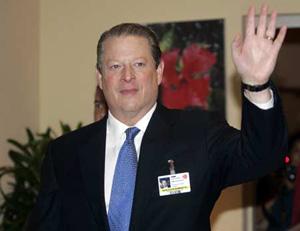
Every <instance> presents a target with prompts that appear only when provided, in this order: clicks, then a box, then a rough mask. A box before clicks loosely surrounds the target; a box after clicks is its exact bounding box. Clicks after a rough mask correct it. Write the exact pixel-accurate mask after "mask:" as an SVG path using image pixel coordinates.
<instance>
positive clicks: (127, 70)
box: [122, 65, 135, 82]
mask: <svg viewBox="0 0 300 231" xmlns="http://www.w3.org/2000/svg"><path fill="white" fill-rule="evenodd" d="M133 78H135V76H134V71H133V69H132V67H131V66H130V65H126V66H125V67H124V69H123V75H122V79H123V80H124V81H126V82H129V81H131V79H133Z"/></svg>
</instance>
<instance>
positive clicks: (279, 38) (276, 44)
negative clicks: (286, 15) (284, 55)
mask: <svg viewBox="0 0 300 231" xmlns="http://www.w3.org/2000/svg"><path fill="white" fill-rule="evenodd" d="M286 32H287V27H286V26H283V27H281V28H280V31H279V33H278V35H277V38H276V39H275V41H274V43H273V45H274V48H275V52H276V54H278V52H279V50H280V48H281V46H282V43H283V40H284V38H285V35H286Z"/></svg>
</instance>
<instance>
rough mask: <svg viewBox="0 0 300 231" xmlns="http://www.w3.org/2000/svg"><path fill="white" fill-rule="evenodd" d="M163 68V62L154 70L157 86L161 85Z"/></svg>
mask: <svg viewBox="0 0 300 231" xmlns="http://www.w3.org/2000/svg"><path fill="white" fill-rule="evenodd" d="M164 67H165V63H164V61H162V60H161V61H160V63H159V65H158V67H157V69H156V73H157V83H158V85H159V84H160V83H161V81H162V78H163V74H164Z"/></svg>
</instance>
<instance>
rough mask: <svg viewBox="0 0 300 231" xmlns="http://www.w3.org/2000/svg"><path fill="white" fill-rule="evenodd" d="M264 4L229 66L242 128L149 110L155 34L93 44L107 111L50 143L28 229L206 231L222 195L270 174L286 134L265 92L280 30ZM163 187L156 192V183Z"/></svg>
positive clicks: (158, 64) (206, 117)
mask: <svg viewBox="0 0 300 231" xmlns="http://www.w3.org/2000/svg"><path fill="white" fill-rule="evenodd" d="M267 11H268V9H267V6H263V7H262V10H261V15H260V19H259V24H258V28H257V30H255V25H254V15H255V9H254V7H251V8H250V10H249V12H248V22H247V29H246V37H245V39H244V41H242V39H241V38H240V37H239V36H237V37H236V38H235V39H234V41H233V45H232V51H233V60H234V63H235V65H236V67H237V70H238V72H239V74H240V76H241V78H242V79H241V80H242V82H243V83H244V88H245V90H243V95H245V96H246V97H244V99H243V119H242V129H241V131H238V130H236V129H234V128H232V127H230V126H229V125H228V124H227V123H226V122H225V121H224V120H222V119H218V118H216V116H214V115H213V114H210V113H208V112H199V111H198V112H196V111H195V112H191V111H180V110H169V109H166V108H164V107H163V106H161V105H159V104H157V103H156V100H157V95H158V86H159V84H160V83H161V81H162V77H163V69H164V63H163V62H162V60H161V59H160V55H161V53H160V49H159V47H158V43H157V40H156V38H155V35H154V34H153V32H152V31H151V30H149V29H148V28H146V27H144V26H141V25H138V24H121V25H117V26H115V27H113V28H112V29H110V30H109V31H107V32H105V33H104V34H103V35H102V36H101V38H100V40H99V44H98V50H97V51H98V52H97V53H98V58H97V70H98V82H99V86H100V88H101V89H102V90H103V93H104V95H105V98H106V101H107V105H108V108H109V112H108V116H107V117H105V118H104V119H102V120H101V121H99V122H97V123H94V124H91V125H89V126H87V127H84V128H82V129H80V130H78V131H75V132H72V133H70V134H68V135H66V136H63V137H61V138H58V139H57V140H55V141H54V142H52V143H51V144H50V145H49V149H48V153H47V156H46V158H45V161H44V165H43V170H42V185H41V191H40V195H39V198H38V201H37V205H36V207H35V209H34V210H33V213H32V215H31V218H30V221H29V225H28V230H72V231H74V230H90V231H94V230H111V231H114V230H120V231H127V230H141V231H147V230H148V231H150V230H151V231H152V230H161V231H163V230H172V231H174V230H188V231H190V230H210V222H209V216H210V213H211V210H212V209H213V206H214V203H215V201H216V200H217V198H218V197H219V195H220V193H221V191H222V189H224V188H225V187H227V186H230V185H234V184H240V183H242V182H245V181H248V180H251V179H254V178H255V177H259V176H262V175H264V174H266V173H267V172H269V171H271V170H273V169H274V168H276V167H278V166H279V164H280V163H281V161H282V156H283V154H284V151H285V144H286V130H285V124H284V120H283V117H282V112H281V108H280V102H279V98H278V95H277V92H276V90H275V89H274V87H273V86H272V85H270V84H269V82H268V81H269V78H270V75H271V73H272V71H273V69H274V65H275V63H276V59H277V55H278V52H279V49H280V47H281V45H282V42H283V40H284V37H285V33H286V27H283V28H281V30H280V32H279V34H278V36H277V38H276V39H275V40H274V41H273V39H274V36H275V22H276V13H275V12H273V13H272V16H271V20H270V22H269V23H267ZM163 178H169V179H170V187H168V188H164V189H161V188H160V185H159V183H160V179H163Z"/></svg>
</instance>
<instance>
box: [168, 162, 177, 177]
mask: <svg viewBox="0 0 300 231" xmlns="http://www.w3.org/2000/svg"><path fill="white" fill-rule="evenodd" d="M174 162H175V161H174V160H168V163H169V169H170V175H173V174H176V172H175V165H174Z"/></svg>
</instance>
